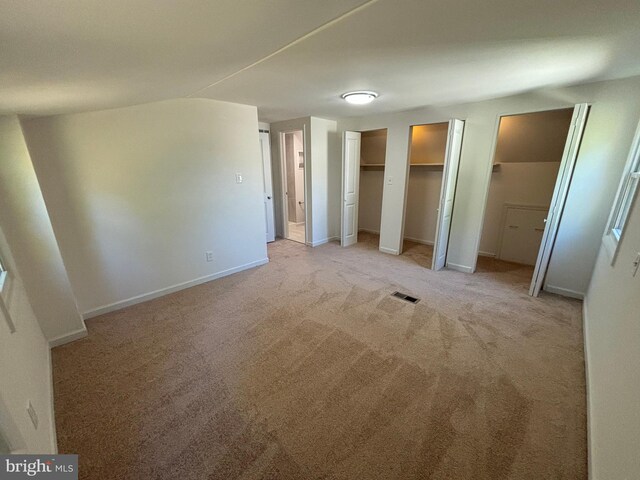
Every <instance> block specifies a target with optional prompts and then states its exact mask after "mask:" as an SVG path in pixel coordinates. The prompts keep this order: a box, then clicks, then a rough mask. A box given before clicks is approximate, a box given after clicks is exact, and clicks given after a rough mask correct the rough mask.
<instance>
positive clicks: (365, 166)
mask: <svg viewBox="0 0 640 480" xmlns="http://www.w3.org/2000/svg"><path fill="white" fill-rule="evenodd" d="M368 167H384V163H361V164H360V168H368Z"/></svg>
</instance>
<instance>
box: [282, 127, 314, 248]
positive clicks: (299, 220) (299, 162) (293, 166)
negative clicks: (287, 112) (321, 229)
mask: <svg viewBox="0 0 640 480" xmlns="http://www.w3.org/2000/svg"><path fill="white" fill-rule="evenodd" d="M280 135H281V138H280V142H281V149H280V151H281V152H282V184H283V185H284V189H283V194H284V198H283V201H282V205H283V218H284V222H283V223H284V237H285V238H287V239H289V240H293V241H295V242H299V243H306V241H307V236H306V217H307V215H306V204H305V197H306V195H305V174H304V171H305V152H304V135H303V131H302V130H294V131H290V132H283V133H281V134H280Z"/></svg>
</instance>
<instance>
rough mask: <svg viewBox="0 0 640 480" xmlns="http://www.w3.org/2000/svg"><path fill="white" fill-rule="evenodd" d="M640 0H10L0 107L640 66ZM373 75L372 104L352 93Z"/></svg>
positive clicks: (560, 79)
mask: <svg viewBox="0 0 640 480" xmlns="http://www.w3.org/2000/svg"><path fill="white" fill-rule="evenodd" d="M639 24H640V2H638V1H637V0H519V1H514V0H483V1H478V0H449V1H440V0H438V1H435V0H373V1H364V0H322V1H318V0H215V1H211V0H209V1H207V0H180V1H169V0H167V1H164V0H109V1H104V0H74V1H72V0H48V1H42V0H20V1H15V0H0V113H20V114H32V115H48V114H56V113H68V112H77V111H88V110H98V109H104V108H113V107H120V106H125V105H133V104H139V103H145V102H150V101H155V100H163V99H169V98H177V97H206V98H214V99H218V100H225V101H231V102H238V103H246V104H250V105H257V106H258V108H259V113H260V117H261V119H263V120H265V121H274V120H282V119H286V118H292V117H296V116H303V115H316V116H321V117H328V118H338V117H344V116H351V115H359V114H363V113H375V112H387V111H396V110H403V109H407V108H412V107H417V106H422V105H430V104H442V103H452V102H456V103H457V102H464V101H473V100H479V99H484V98H493V97H498V96H504V95H509V94H514V93H519V92H523V91H528V90H532V89H536V88H541V87H545V86H561V85H571V84H577V83H585V82H589V81H594V80H600V79H608V78H622V77H627V76H632V75H640V55H637V45H638V44H640V29H638V28H637V25H639ZM354 89H367V90H375V91H377V92H379V93H380V98H379V99H378V100H377V101H376V102H374V103H373V104H371V105H368V106H365V107H356V106H352V105H348V104H346V103H345V102H344V101H342V100H341V99H340V94H341V93H343V92H345V91H348V90H354Z"/></svg>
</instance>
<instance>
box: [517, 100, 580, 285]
mask: <svg viewBox="0 0 640 480" xmlns="http://www.w3.org/2000/svg"><path fill="white" fill-rule="evenodd" d="M590 108H591V107H590V105H589V104H588V103H578V104H576V106H575V107H574V110H573V116H572V117H571V125H570V126H569V133H568V134H567V140H566V142H565V147H564V151H563V152H562V160H561V162H560V171H559V172H558V177H557V178H556V184H555V187H554V190H553V197H551V207H550V208H549V215H548V216H547V222H546V225H545V229H544V233H543V235H542V245H541V246H540V250H539V252H538V259H537V261H536V266H535V270H534V271H533V278H532V280H531V286H530V287H529V295H531V296H532V297H537V296H538V294H539V293H540V290H542V287H543V285H544V284H545V277H546V275H547V271H548V270H549V264H550V263H551V255H552V253H553V248H554V246H555V242H556V238H557V237H558V231H559V230H560V221H561V220H562V214H563V213H564V207H565V204H566V202H567V197H568V196H569V190H570V189H571V180H572V178H573V173H574V171H575V168H576V163H577V161H578V154H579V153H580V145H581V143H582V138H583V136H584V131H585V129H586V126H587V120H588V119H589V110H590Z"/></svg>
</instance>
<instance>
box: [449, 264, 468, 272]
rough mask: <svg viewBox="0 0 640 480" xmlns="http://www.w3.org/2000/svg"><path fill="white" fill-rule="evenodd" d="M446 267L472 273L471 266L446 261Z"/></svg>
mask: <svg viewBox="0 0 640 480" xmlns="http://www.w3.org/2000/svg"><path fill="white" fill-rule="evenodd" d="M447 268H448V269H449V270H455V271H456V272H462V273H473V267H468V266H466V265H458V264H457V263H449V262H447Z"/></svg>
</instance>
